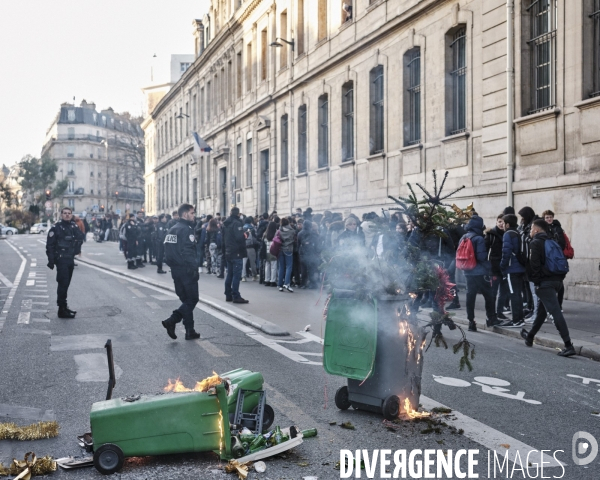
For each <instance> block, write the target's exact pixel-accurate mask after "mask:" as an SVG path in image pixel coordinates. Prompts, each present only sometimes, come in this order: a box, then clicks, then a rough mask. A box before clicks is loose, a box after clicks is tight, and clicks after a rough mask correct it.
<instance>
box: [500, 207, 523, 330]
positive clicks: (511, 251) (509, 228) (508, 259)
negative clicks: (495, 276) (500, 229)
mask: <svg viewBox="0 0 600 480" xmlns="http://www.w3.org/2000/svg"><path fill="white" fill-rule="evenodd" d="M502 220H503V221H504V235H503V236H502V258H501V260H500V271H501V275H502V277H503V278H506V284H507V286H508V293H509V297H510V305H511V312H512V320H506V321H505V322H504V323H502V324H500V325H499V326H500V327H508V328H518V327H521V326H523V324H524V323H525V322H524V318H523V278H524V276H525V265H526V264H527V259H526V258H523V257H522V256H521V236H520V235H519V232H518V231H517V222H518V219H517V216H516V215H513V214H508V215H504V216H503V217H502Z"/></svg>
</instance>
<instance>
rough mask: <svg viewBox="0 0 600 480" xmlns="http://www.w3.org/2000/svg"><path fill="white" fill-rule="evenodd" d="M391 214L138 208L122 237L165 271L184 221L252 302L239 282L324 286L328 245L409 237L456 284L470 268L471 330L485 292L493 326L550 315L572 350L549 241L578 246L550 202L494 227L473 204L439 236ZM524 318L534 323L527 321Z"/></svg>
mask: <svg viewBox="0 0 600 480" xmlns="http://www.w3.org/2000/svg"><path fill="white" fill-rule="evenodd" d="M390 213H391V212H384V213H383V214H382V215H377V214H376V213H375V212H370V213H365V214H363V215H362V216H361V218H359V217H358V216H356V215H354V214H352V213H350V212H345V214H341V213H337V212H332V211H329V210H326V211H324V212H323V213H313V211H312V209H311V208H310V207H309V208H307V209H306V210H305V211H304V212H303V211H302V210H301V209H296V211H295V213H294V214H293V215H289V216H280V215H278V213H277V212H276V211H273V212H271V213H267V212H265V213H263V214H262V215H260V216H257V217H254V216H247V215H243V214H241V213H240V212H239V209H238V208H235V207H234V208H233V209H232V210H231V212H230V215H229V216H228V217H227V218H225V217H222V216H221V214H220V213H216V214H215V215H214V216H213V215H201V216H199V217H198V218H197V219H196V217H195V216H194V220H193V221H190V220H189V219H188V220H185V221H184V220H183V219H181V218H180V213H179V212H178V211H173V212H172V214H171V215H169V214H161V215H159V216H152V217H145V216H144V214H143V212H138V214H137V215H134V214H130V215H129V216H128V218H123V219H122V221H121V225H120V227H119V242H120V248H121V250H122V251H123V253H124V255H125V258H126V259H127V262H128V268H129V269H136V268H143V267H145V266H146V265H148V264H151V265H156V267H157V273H159V274H164V273H167V272H166V271H165V270H164V269H163V265H164V263H165V248H167V246H168V245H169V244H170V243H171V242H172V240H170V239H169V237H170V236H172V229H173V227H176V226H177V224H178V222H184V223H186V224H187V227H188V228H189V229H190V232H191V233H190V236H191V237H192V238H193V249H194V258H193V259H187V262H188V264H189V265H191V264H193V265H195V266H196V267H197V273H198V274H199V275H200V274H202V275H215V276H216V277H217V278H220V279H224V280H225V297H226V300H227V301H231V302H234V303H248V300H246V299H244V298H243V297H242V296H241V294H240V291H239V284H240V282H248V281H253V282H260V283H261V284H263V285H264V286H265V287H275V288H277V289H278V291H279V292H289V293H293V292H294V289H296V288H300V289H317V288H319V287H320V285H321V280H322V278H321V273H320V272H319V266H320V264H321V263H322V253H323V252H324V251H325V250H328V249H334V250H335V249H337V250H342V249H345V248H347V249H348V250H349V251H350V250H354V249H355V248H356V247H362V248H364V251H365V252H366V255H371V256H373V257H378V258H384V253H385V252H389V251H394V250H395V251H400V250H402V249H403V248H404V246H406V245H412V246H415V247H418V248H419V249H421V250H422V251H424V252H426V253H427V255H428V256H429V257H430V258H432V259H433V260H435V261H436V262H437V263H438V264H439V265H440V266H443V267H444V268H445V269H446V270H447V271H448V273H449V276H450V280H451V282H453V283H456V273H457V269H462V270H463V273H464V276H465V280H466V305H465V306H466V313H467V318H468V320H469V330H470V331H473V332H476V331H477V323H476V320H475V301H476V297H477V294H481V295H482V296H483V299H484V302H485V311H486V319H485V321H486V324H487V325H488V326H490V327H493V326H498V327H504V328H522V331H521V335H522V336H523V338H524V339H525V342H526V344H527V345H531V344H532V343H533V339H534V337H535V335H536V333H537V332H538V331H539V329H540V327H541V325H542V324H543V323H544V322H545V321H551V322H553V323H554V324H555V325H556V328H557V329H558V331H559V332H560V334H561V336H562V338H563V341H564V342H565V349H564V350H563V351H562V352H561V354H562V355H567V356H568V355H572V354H574V350H573V347H572V344H571V342H570V338H569V332H568V327H567V325H566V322H565V320H564V317H563V315H562V300H563V297H564V286H563V283H562V281H563V279H564V277H565V275H566V271H564V268H563V270H560V271H552V270H550V269H549V268H548V266H547V264H548V259H547V258H546V255H547V254H548V253H547V251H548V248H547V247H546V245H545V243H546V242H547V241H548V240H552V241H553V243H555V244H557V246H558V251H559V252H560V253H562V255H563V257H564V263H565V264H566V263H567V262H566V259H568V258H572V257H573V253H574V252H573V249H572V247H571V245H570V241H569V239H568V237H567V235H566V234H565V232H564V231H563V229H562V227H561V224H560V222H559V221H558V220H557V219H555V218H554V213H553V212H552V211H550V210H546V211H545V212H543V214H542V216H541V217H538V216H537V215H536V214H535V212H534V210H533V209H532V208H531V207H523V208H522V209H521V210H519V212H518V216H517V215H516V214H515V211H514V209H513V208H512V207H507V208H506V209H505V210H504V211H503V212H502V213H501V214H499V215H498V216H497V218H496V219H495V220H496V223H495V225H494V226H493V227H491V228H486V227H485V224H484V220H483V218H482V217H480V216H478V215H477V213H475V212H473V215H472V217H471V218H470V220H469V221H468V222H467V223H466V224H461V223H460V222H457V223H453V224H451V225H449V226H448V227H447V228H444V229H443V230H444V231H443V234H442V235H440V236H433V237H432V236H429V237H424V236H423V235H422V232H420V230H419V229H418V228H416V227H415V226H414V225H413V224H412V223H411V222H410V220H408V219H406V218H404V217H403V215H401V214H399V213H393V214H390ZM190 222H191V223H190ZM96 223H98V229H99V231H100V234H99V235H98V237H99V238H100V240H103V239H104V240H105V239H108V236H109V231H110V228H111V225H112V221H111V220H110V218H109V217H108V216H107V217H106V218H105V219H104V220H102V221H101V222H96ZM467 240H468V242H467ZM463 243H465V245H463ZM467 244H468V247H469V249H471V250H472V257H473V258H472V265H470V266H465V265H467V263H465V259H464V258H463V256H464V251H465V249H464V248H462V247H461V245H462V246H463V247H466V246H467ZM190 248H192V247H190ZM354 251H355V250H354ZM550 260H552V261H555V259H554V258H551V259H550ZM169 266H171V265H170V264H169ZM196 267H195V268H196ZM171 268H172V266H171ZM566 270H567V271H568V266H567V267H566ZM454 291H455V296H454V300H453V301H452V302H450V304H449V305H448V306H447V307H446V309H448V310H452V309H460V308H462V307H461V304H460V300H459V296H458V287H457V288H455V289H454ZM414 302H415V303H414V305H413V307H414V308H416V309H417V310H419V309H420V308H435V302H434V292H420V293H419V295H418V296H417V298H416V299H415V301H414ZM508 315H510V317H509V316H508ZM527 324H529V325H531V328H530V330H526V329H525V326H526V325H527Z"/></svg>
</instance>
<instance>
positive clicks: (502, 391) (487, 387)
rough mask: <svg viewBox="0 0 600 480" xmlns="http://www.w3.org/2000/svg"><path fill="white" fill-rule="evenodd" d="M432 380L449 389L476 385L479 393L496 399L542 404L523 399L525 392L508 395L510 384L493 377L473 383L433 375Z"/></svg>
mask: <svg viewBox="0 0 600 480" xmlns="http://www.w3.org/2000/svg"><path fill="white" fill-rule="evenodd" d="M433 379H434V380H435V381H436V382H438V383H441V384H442V385H447V386H449V387H460V388H467V387H470V386H471V385H477V386H479V387H481V391H482V392H483V393H487V394H489V395H495V396H497V397H502V398H508V399H510V400H518V401H521V402H525V403H529V404H531V405H541V404H542V402H538V401H537V400H532V399H530V398H525V392H522V391H519V392H517V393H516V394H513V393H509V392H510V389H509V388H506V387H509V386H510V382H507V381H506V380H502V379H500V378H494V377H475V378H474V379H473V380H474V381H473V382H472V383H471V382H467V381H466V380H461V379H459V378H452V377H442V376H437V375H433Z"/></svg>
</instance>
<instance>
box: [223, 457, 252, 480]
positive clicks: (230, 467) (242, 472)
mask: <svg viewBox="0 0 600 480" xmlns="http://www.w3.org/2000/svg"><path fill="white" fill-rule="evenodd" d="M250 465H252V463H251V462H246V463H240V462H238V461H237V460H230V461H229V463H228V464H227V465H225V471H226V472H227V473H237V476H238V478H239V479H240V480H245V478H246V477H248V468H249V467H250Z"/></svg>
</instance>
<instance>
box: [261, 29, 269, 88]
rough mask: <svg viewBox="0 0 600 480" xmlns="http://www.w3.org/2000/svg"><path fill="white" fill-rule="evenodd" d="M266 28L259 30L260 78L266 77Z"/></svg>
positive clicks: (263, 79)
mask: <svg viewBox="0 0 600 480" xmlns="http://www.w3.org/2000/svg"><path fill="white" fill-rule="evenodd" d="M267 49H268V47H267V29H266V28H265V29H264V30H263V31H262V32H260V80H261V81H262V82H264V81H265V80H266V79H267V57H268V55H267Z"/></svg>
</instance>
